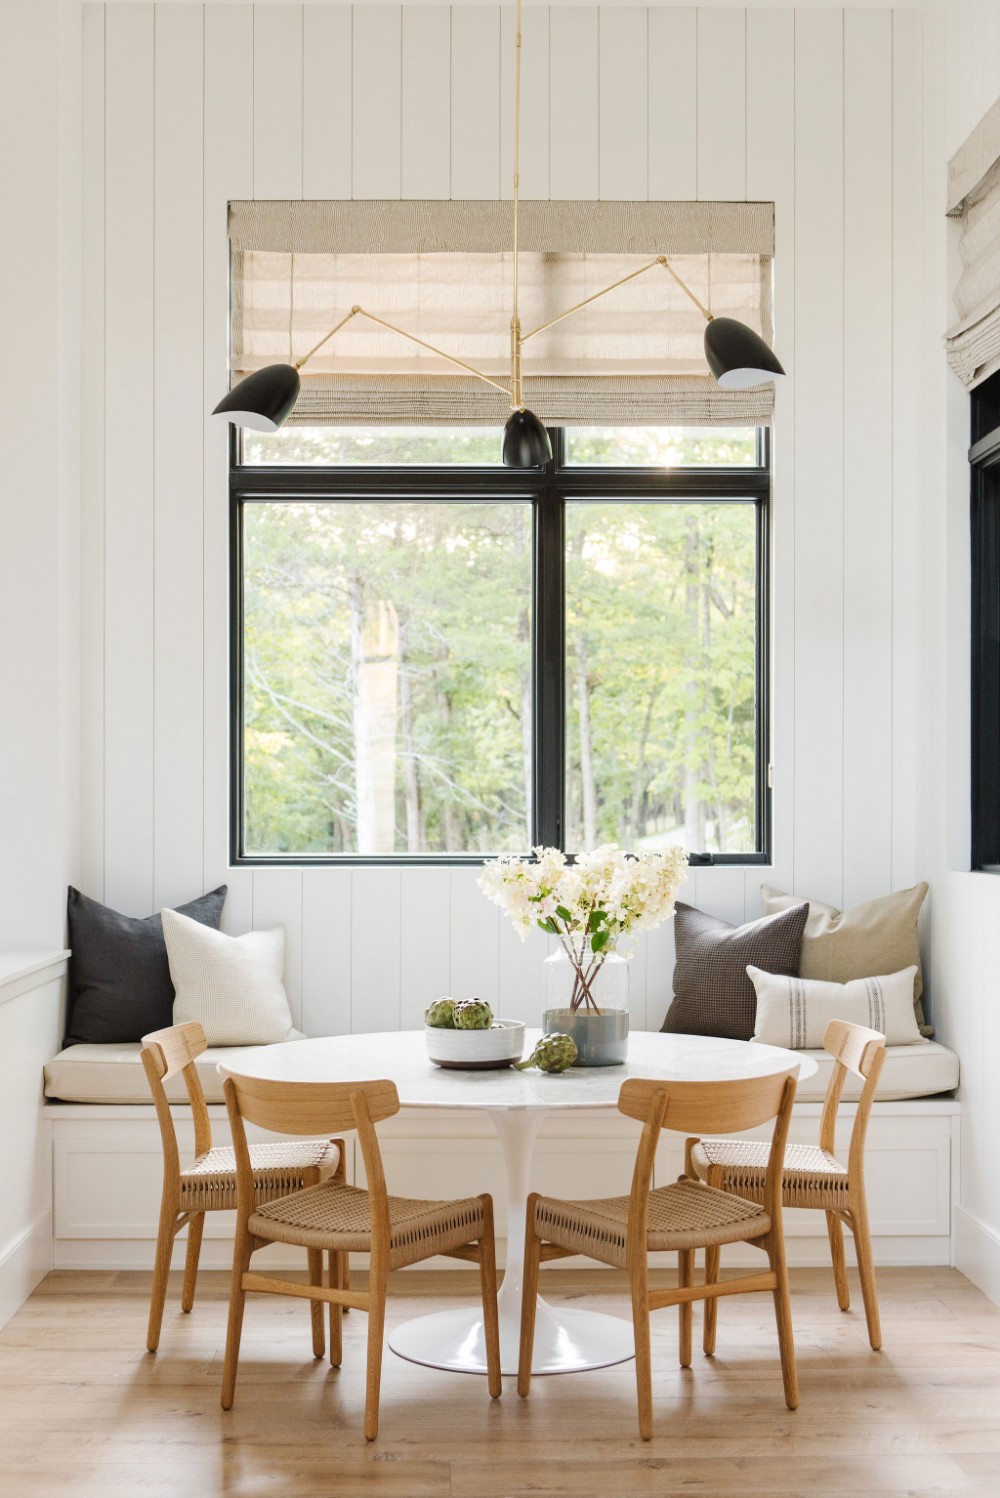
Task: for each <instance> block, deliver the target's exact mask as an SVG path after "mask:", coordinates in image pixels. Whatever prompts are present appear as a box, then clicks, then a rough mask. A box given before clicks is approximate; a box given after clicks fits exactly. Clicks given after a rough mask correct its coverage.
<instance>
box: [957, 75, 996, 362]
mask: <svg viewBox="0 0 1000 1498" xmlns="http://www.w3.org/2000/svg"><path fill="white" fill-rule="evenodd" d="M948 214H949V217H951V218H960V219H961V221H962V242H961V250H962V275H961V277H960V279H959V282H958V285H957V286H956V288H955V291H954V294H953V296H954V302H955V307H956V309H957V311H958V314H959V317H960V319H961V321H959V322H957V323H956V324H955V326H954V327H952V328H949V329H948V332H947V334H946V335H945V346H946V349H947V353H948V363H949V364H950V365H951V367H952V369H953V370H954V371H955V373H956V374H957V375H958V377H959V379H960V380H961V381H962V383H963V384H964V385H965V386H966V387H967V389H970V390H971V389H972V388H973V386H975V385H978V384H980V383H981V382H982V381H983V380H985V379H986V378H987V377H988V376H989V375H991V374H993V372H994V371H995V370H997V369H1000V99H998V100H997V102H996V103H995V104H994V105H993V107H992V109H990V110H989V111H988V112H987V113H986V114H985V115H984V116H983V118H982V119H981V120H980V121H979V124H978V125H977V126H976V128H975V130H973V132H972V134H971V135H970V136H969V138H968V140H967V141H966V142H965V144H964V145H963V146H961V147H960V149H959V150H958V151H956V153H955V155H954V156H953V157H952V159H951V161H950V162H949V163H948Z"/></svg>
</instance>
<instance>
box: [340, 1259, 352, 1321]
mask: <svg viewBox="0 0 1000 1498" xmlns="http://www.w3.org/2000/svg"><path fill="white" fill-rule="evenodd" d="M340 1288H341V1289H342V1290H349V1289H350V1288H351V1256H350V1254H348V1253H343V1254H341V1255H340ZM350 1309H351V1308H350V1306H342V1307H341V1314H342V1315H344V1316H346V1315H347V1313H348V1311H349V1310H350Z"/></svg>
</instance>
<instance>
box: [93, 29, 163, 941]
mask: <svg viewBox="0 0 1000 1498" xmlns="http://www.w3.org/2000/svg"><path fill="white" fill-rule="evenodd" d="M105 39H106V48H105V67H106V87H107V93H106V101H105V103H106V136H105V236H106V237H105V268H106V281H105V314H106V315H105V355H106V360H107V364H106V369H105V559H106V572H105V591H104V625H105V632H104V662H105V764H104V768H105V803H104V805H105V856H106V869H105V880H104V890H105V897H106V899H107V900H108V902H109V904H111V905H113V906H115V908H116V909H123V910H125V911H126V912H128V913H130V914H136V915H147V914H148V913H149V911H150V910H151V909H152V908H153V743H154V735H155V725H154V721H153V695H154V689H153V673H152V661H153V572H154V569H153V339H154V332H153V7H152V6H151V5H121V6H118V5H116V6H111V7H109V8H108V10H107V12H106V17H105Z"/></svg>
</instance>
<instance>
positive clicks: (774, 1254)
mask: <svg viewBox="0 0 1000 1498" xmlns="http://www.w3.org/2000/svg"><path fill="white" fill-rule="evenodd" d="M767 1257H768V1261H769V1262H770V1265H771V1268H772V1270H773V1271H774V1274H775V1277H776V1278H777V1281H778V1283H777V1284H776V1285H775V1287H774V1292H773V1294H774V1318H775V1321H776V1322H777V1326H778V1350H779V1351H780V1353H781V1378H782V1381H783V1383H784V1386H785V1403H786V1404H787V1406H788V1408H789V1409H790V1410H797V1409H798V1407H799V1377H798V1372H797V1370H796V1367H795V1339H794V1336H793V1334H792V1307H791V1297H790V1295H789V1292H788V1267H787V1265H786V1263H785V1243H784V1239H783V1237H782V1235H781V1229H780V1226H779V1228H778V1231H777V1232H772V1234H771V1237H770V1240H769V1241H768V1245H767Z"/></svg>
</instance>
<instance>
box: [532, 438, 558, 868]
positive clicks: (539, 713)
mask: <svg viewBox="0 0 1000 1498" xmlns="http://www.w3.org/2000/svg"><path fill="white" fill-rule="evenodd" d="M565 601H566V500H565V497H564V495H563V493H562V491H561V489H560V486H559V483H558V480H557V478H556V464H555V462H553V463H552V464H551V465H550V468H549V470H548V471H547V473H546V475H545V480H544V483H543V486H542V488H541V490H540V492H539V495H538V498H537V500H536V502H535V576H534V610H533V614H534V631H533V657H534V659H533V671H534V707H535V722H534V776H533V781H534V806H533V812H532V837H533V841H534V842H535V843H536V844H539V843H541V844H543V845H544V846H546V847H555V848H560V847H562V840H563V805H564V800H563V798H564V780H565V770H564V765H565V734H566V688H565V680H566V676H565V640H566V623H565V606H566V602H565Z"/></svg>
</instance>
